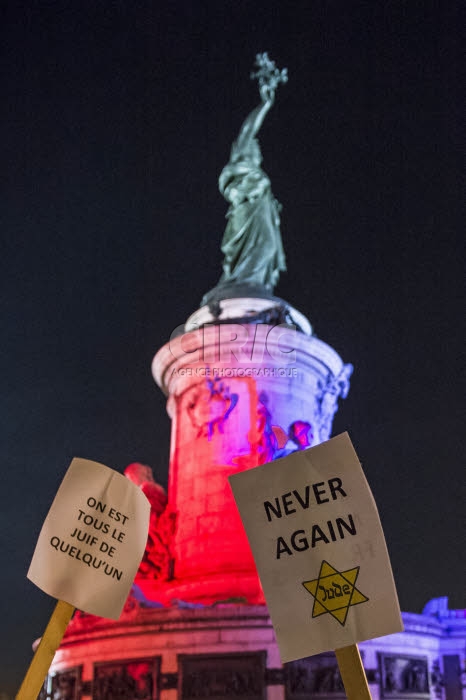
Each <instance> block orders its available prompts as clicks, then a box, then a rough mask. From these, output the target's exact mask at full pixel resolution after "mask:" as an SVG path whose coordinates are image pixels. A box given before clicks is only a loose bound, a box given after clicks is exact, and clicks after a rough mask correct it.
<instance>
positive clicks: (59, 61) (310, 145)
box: [0, 0, 466, 694]
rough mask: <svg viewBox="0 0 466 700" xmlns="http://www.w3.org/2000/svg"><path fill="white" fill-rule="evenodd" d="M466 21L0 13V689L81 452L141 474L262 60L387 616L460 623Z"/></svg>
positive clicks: (47, 608)
mask: <svg viewBox="0 0 466 700" xmlns="http://www.w3.org/2000/svg"><path fill="white" fill-rule="evenodd" d="M463 15H464V4H463V3H461V2H459V1H458V2H455V0H450V1H448V2H444V0H439V1H438V2H433V1H430V0H423V1H417V0H410V1H409V2H407V1H405V0H398V1H393V2H387V1H381V0H374V1H372V2H353V1H351V0H350V1H349V2H348V1H347V0H341V1H336V0H312V1H311V0H306V1H302V2H299V1H298V2H290V3H288V2H282V3H278V2H269V3H263V4H262V3H261V2H244V1H239V0H236V1H235V2H210V1H205V2H199V0H197V1H193V2H187V1H186V2H171V3H161V2H154V1H148V2H142V1H141V2H130V1H129V0H119V1H118V2H117V1H115V2H109V1H107V2H94V1H92V2H87V1H85V0H75V1H74V2H72V1H70V2H68V1H63V2H53V3H52V2H16V1H15V2H13V1H11V2H7V3H5V4H4V5H3V10H2V21H1V25H2V32H3V37H2V39H3V40H2V45H3V49H2V53H3V56H2V61H1V64H2V79H3V80H2V82H3V87H2V111H3V119H2V124H3V126H2V130H1V140H2V180H3V190H4V194H3V197H2V213H1V218H2V223H1V240H2V255H1V258H0V265H1V267H2V270H1V276H0V280H1V287H2V289H1V307H0V308H1V328H2V335H3V342H2V344H1V351H2V362H1V366H2V370H3V378H2V402H3V408H2V422H1V430H2V438H1V446H2V457H1V469H2V489H1V497H2V505H1V518H2V526H1V554H2V565H1V578H0V581H1V600H2V625H1V637H2V646H3V647H4V650H3V651H2V654H1V658H0V664H1V680H0V691H2V690H3V691H6V692H8V693H10V694H13V693H14V692H15V690H16V689H17V687H18V685H19V683H20V680H21V679H22V676H23V675H24V673H25V671H26V668H27V664H28V662H29V659H30V656H31V643H32V641H33V640H34V639H35V638H37V637H38V636H40V634H41V633H42V632H43V630H44V628H45V625H46V623H47V620H48V616H49V614H50V612H51V610H52V608H53V605H54V601H53V600H52V599H51V598H49V597H48V596H46V595H45V594H43V593H42V592H41V591H40V590H39V589H37V588H36V587H35V586H34V585H33V584H32V583H31V582H29V581H28V580H27V579H26V572H27V569H28V566H29V562H30V559H31V556H32V552H33V550H34V546H35V543H36V539H37V536H38V533H39V530H40V527H41V525H42V522H43V519H44V517H45V515H46V513H47V511H48V509H49V506H50V504H51V501H52V499H53V497H54V495H55V492H56V489H57V488H58V485H59V483H60V481H61V479H62V477H63V475H64V473H65V471H66V469H67V467H68V465H69V462H70V461H71V459H72V458H73V457H74V456H81V457H85V458H88V459H93V460H96V461H99V462H103V463H104V464H107V465H108V466H111V467H113V468H115V469H118V470H123V469H124V467H125V466H126V465H127V464H128V463H130V462H132V461H140V462H143V463H146V464H149V465H150V466H152V468H153V470H154V475H155V477H156V479H157V480H158V481H160V482H161V483H162V484H164V485H166V483H167V467H168V449H169V435H170V422H169V419H168V416H167V414H166V411H165V399H164V397H163V395H162V393H161V392H160V390H159V389H158V388H157V387H156V385H155V383H154V382H153V380H152V378H151V374H150V365H151V360H152V357H153V355H154V354H155V352H156V351H157V350H158V349H159V348H160V347H161V346H162V345H163V344H164V343H165V342H166V341H167V340H168V338H169V336H170V333H171V332H172V330H173V329H174V328H175V327H176V326H178V325H179V324H181V323H183V322H184V321H185V320H186V318H187V317H188V316H189V315H190V314H191V313H192V312H193V311H194V310H195V308H196V307H197V306H198V305H199V302H200V299H201V297H202V295H203V294H204V293H205V292H206V291H207V290H209V289H210V288H212V287H213V286H214V285H215V283H216V282H217V280H218V278H219V276H220V272H221V259H222V256H221V253H220V240H221V237H222V234H223V230H224V226H225V218H224V217H225V213H226V209H227V204H226V202H225V201H224V200H223V198H222V197H221V195H220V194H219V192H218V189H217V178H218V175H219V173H220V171H221V169H222V167H223V165H224V164H225V163H226V162H227V159H228V156H229V151H230V146H231V143H232V140H233V138H234V137H235V136H236V134H237V131H238V129H239V126H240V124H241V122H242V119H243V118H244V117H245V116H246V114H247V113H248V112H249V111H250V110H251V109H252V108H253V107H254V106H256V104H257V103H258V92H257V85H256V84H254V83H252V82H251V81H250V80H249V73H250V71H251V69H252V66H253V61H254V57H255V54H256V53H257V52H260V51H268V52H269V53H270V55H271V57H272V58H273V59H275V60H276V62H277V64H278V65H279V67H283V66H287V67H288V70H289V82H288V83H287V84H286V85H282V86H280V88H279V90H278V94H277V99H276V103H275V105H274V107H273V109H272V111H271V112H270V114H269V115H268V117H267V119H266V122H265V124H264V127H263V129H262V131H261V133H260V142H261V146H262V152H263V155H264V163H263V167H264V170H265V171H266V172H267V173H268V175H269V176H270V178H271V181H272V187H273V192H274V194H275V196H276V197H277V198H278V199H279V200H280V202H281V203H282V205H283V211H282V236H283V241H284V246H285V250H286V254H287V264H288V273H287V274H284V275H282V277H281V280H280V283H279V285H278V287H277V289H276V294H277V295H278V296H280V297H282V298H284V299H286V300H287V301H289V302H290V303H292V304H293V305H294V306H295V307H297V308H299V309H300V310H301V311H302V312H304V313H305V314H306V315H307V316H308V318H309V319H310V320H311V323H312V324H313V326H314V329H315V332H316V334H317V335H318V336H319V337H320V338H322V340H324V341H326V342H327V343H329V344H330V345H332V347H334V348H335V349H336V350H337V352H339V354H340V355H341V356H342V358H343V359H344V361H345V362H351V363H353V364H354V366H355V371H354V374H353V378H352V388H351V391H350V394H349V397H348V399H347V400H346V401H344V402H342V403H341V404H340V410H339V412H338V414H337V416H336V418H335V422H334V433H335V434H336V433H339V432H342V431H343V430H348V431H349V433H350V435H351V437H352V440H353V442H354V444H355V447H356V449H357V451H358V454H359V457H360V459H361V461H362V463H363V467H364V469H365V473H366V476H367V478H368V481H369V483H370V485H371V487H372V490H373V493H374V496H375V498H376V501H377V504H378V507H379V510H380V515H381V518H382V524H383V526H384V530H385V535H386V539H387V544H388V548H389V552H390V555H391V560H392V565H393V570H394V575H395V580H396V583H397V586H398V592H399V597H400V603H401V607H402V610H405V611H412V612H420V611H421V610H422V607H423V605H424V604H425V603H426V602H427V601H428V600H429V599H430V598H433V597H436V596H445V595H447V596H449V599H450V606H451V607H457V608H459V607H465V606H466V598H465V596H464V557H463V551H462V545H463V548H464V541H465V536H464V531H465V528H464V513H463V510H462V503H463V502H464V481H465V480H464V468H465V457H466V450H465V440H464V434H465V410H464V407H465V401H464V395H465V370H464V361H465V342H466V333H465V301H466V293H465V291H466V290H465V275H464V267H465V247H464V234H463V226H464V220H465V214H466V212H465V210H464V206H463V200H464V188H463V185H464V183H462V182H461V178H462V176H463V167H464V161H463V155H462V153H464V151H463V147H464V142H463V143H462V138H461V132H460V124H461V119H460V114H462V98H463V97H464V93H462V91H461V90H460V85H461V80H462V77H463V78H464V73H463V70H462V68H463V67H462V66H460V57H461V53H462V47H463V46H464V37H463V36H462V32H460V28H461V26H462V23H463V21H464V16H463Z"/></svg>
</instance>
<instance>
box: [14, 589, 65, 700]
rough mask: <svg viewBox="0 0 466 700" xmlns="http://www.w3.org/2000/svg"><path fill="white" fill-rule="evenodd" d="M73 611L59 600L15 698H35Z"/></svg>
mask: <svg viewBox="0 0 466 700" xmlns="http://www.w3.org/2000/svg"><path fill="white" fill-rule="evenodd" d="M73 613H74V607H73V606H72V605H70V604H69V603H65V601H64V600H59V601H58V603H57V604H56V606H55V610H54V611H53V613H52V616H51V618H50V620H49V623H48V625H47V627H46V629H45V632H44V635H43V637H42V639H41V640H40V644H39V646H38V647H37V649H36V653H35V654H34V656H33V657H32V661H31V663H30V665H29V668H28V670H27V672H26V675H25V676H24V680H23V682H22V683H21V687H20V689H19V691H18V694H17V695H16V700H37V696H38V695H39V692H40V689H41V688H42V685H43V683H44V680H45V677H46V676H47V673H48V671H49V668H50V664H51V663H52V661H53V657H54V656H55V652H56V650H57V649H58V647H59V645H60V642H61V640H62V638H63V635H64V634H65V630H66V628H67V626H68V622H69V621H70V620H71V617H72V615H73Z"/></svg>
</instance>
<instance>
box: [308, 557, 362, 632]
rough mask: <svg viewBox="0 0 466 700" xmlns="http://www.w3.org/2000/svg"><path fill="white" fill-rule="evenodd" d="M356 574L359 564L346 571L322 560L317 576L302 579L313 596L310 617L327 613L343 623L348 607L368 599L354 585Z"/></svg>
mask: <svg viewBox="0 0 466 700" xmlns="http://www.w3.org/2000/svg"><path fill="white" fill-rule="evenodd" d="M358 574H359V566H355V567H354V568H352V569H347V570H346V571H337V569H335V568H334V567H333V566H332V565H331V564H329V563H328V562H327V561H325V560H324V561H323V562H322V564H321V566H320V571H319V576H318V577H317V578H315V579H313V580H312V581H303V586H304V588H305V589H306V590H307V591H309V593H310V594H311V595H312V596H313V597H314V607H313V609H312V617H319V615H324V614H325V613H329V614H330V615H332V617H334V618H335V620H338V622H339V623H340V624H341V625H344V624H345V622H346V618H347V616H348V611H349V608H350V607H351V606H352V605H359V604H360V603H366V602H367V601H368V600H369V598H367V597H366V596H365V595H364V594H363V593H361V591H359V590H358V589H357V588H356V586H355V584H356V579H357V578H358Z"/></svg>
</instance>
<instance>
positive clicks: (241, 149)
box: [232, 53, 288, 158]
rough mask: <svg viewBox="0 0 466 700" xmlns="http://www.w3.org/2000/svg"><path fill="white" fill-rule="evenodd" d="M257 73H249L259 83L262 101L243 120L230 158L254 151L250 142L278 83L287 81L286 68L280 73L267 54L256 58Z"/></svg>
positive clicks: (270, 102)
mask: <svg viewBox="0 0 466 700" xmlns="http://www.w3.org/2000/svg"><path fill="white" fill-rule="evenodd" d="M256 66H257V71H256V72H254V73H251V78H257V80H258V81H259V93H260V96H261V99H262V102H261V104H260V105H259V106H258V107H256V109H254V110H253V111H252V112H251V113H250V114H249V115H248V116H247V117H246V119H245V120H244V122H243V125H242V127H241V129H240V132H239V134H238V138H237V139H236V141H235V142H234V144H233V150H232V158H235V157H236V158H240V157H244V156H246V157H247V154H249V153H250V152H251V148H252V150H254V148H253V147H252V145H251V144H252V140H253V139H254V138H255V137H256V135H257V133H258V131H259V129H260V128H261V126H262V124H263V121H264V119H265V115H266V114H267V112H268V111H269V110H270V108H271V107H272V105H273V103H274V101H275V91H276V89H277V87H278V85H279V84H280V83H285V82H286V81H287V80H288V74H287V70H286V68H284V69H282V70H281V71H280V70H278V68H277V67H276V66H275V62H274V61H271V60H270V58H269V57H268V55H267V53H262V54H258V55H257V56H256Z"/></svg>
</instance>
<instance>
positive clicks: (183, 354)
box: [151, 297, 350, 604]
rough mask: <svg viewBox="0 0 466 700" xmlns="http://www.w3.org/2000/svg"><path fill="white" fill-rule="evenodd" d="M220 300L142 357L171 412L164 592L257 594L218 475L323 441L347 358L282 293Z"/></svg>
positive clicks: (224, 477)
mask: <svg viewBox="0 0 466 700" xmlns="http://www.w3.org/2000/svg"><path fill="white" fill-rule="evenodd" d="M220 306H221V308H223V313H222V316H221V317H220V319H218V318H217V319H214V318H213V317H212V314H211V312H210V311H209V308H208V307H203V308H201V309H200V310H199V311H198V312H197V313H195V314H194V315H193V316H192V317H191V318H190V319H189V320H188V323H187V324H186V327H187V329H188V330H187V332H186V333H183V334H181V335H179V336H178V337H175V338H174V339H172V341H171V342H170V343H168V344H167V345H165V346H164V347H163V348H162V349H161V350H160V351H159V352H158V353H157V354H156V356H155V358H154V362H153V365H152V369H153V374H154V378H155V380H156V382H157V384H158V385H159V386H160V388H161V389H162V390H163V391H164V393H165V394H166V395H167V397H168V402H167V410H168V413H169V415H170V417H171V419H172V433H171V456H170V470H169V474H170V476H169V487H168V503H169V507H170V509H172V511H173V512H174V520H175V528H174V535H173V539H172V542H171V557H172V559H173V562H174V565H173V568H172V575H173V580H172V581H171V582H170V583H169V585H170V590H171V593H170V595H171V596H172V597H174V598H178V599H182V600H187V601H197V602H204V603H212V602H214V601H219V600H228V599H232V598H235V599H236V598H242V599H244V601H245V602H246V601H247V602H248V603H252V604H254V603H262V602H264V599H263V596H262V592H261V588H260V584H259V581H258V579H257V575H256V573H255V566H254V562H253V559H252V555H251V553H250V549H249V545H248V543H247V540H246V536H245V533H244V530H243V527H242V524H241V521H240V518H239V515H238V512H237V509H236V505H235V503H234V499H233V496H232V493H231V491H230V487H229V484H228V476H230V474H232V473H234V472H237V471H241V470H243V469H249V468H251V467H254V466H257V465H259V464H264V463H265V462H269V461H271V460H273V459H279V458H280V457H284V456H286V455H287V454H289V453H290V452H293V451H296V450H300V449H305V448H306V447H309V446H311V445H316V444H317V443H319V442H321V441H323V440H326V439H328V437H329V435H330V430H331V424H332V418H333V414H334V412H335V411H336V409H337V400H338V397H339V396H346V393H347V391H348V376H349V373H350V367H349V366H345V365H344V364H343V362H342V360H341V358H340V357H339V356H338V355H337V353H336V352H335V351H334V350H333V349H332V348H331V347H329V346H328V345H326V344H325V343H324V342H322V341H321V340H318V339H317V338H315V337H314V336H312V334H311V328H310V324H309V322H308V321H307V319H305V318H304V317H303V316H302V315H301V314H300V313H299V312H297V311H296V310H295V309H293V308H292V307H290V306H288V305H286V303H285V302H283V301H282V300H279V299H277V298H272V297H270V298H268V299H267V298H262V299H254V298H236V299H227V300H223V301H221V302H220ZM246 310H248V312H249V315H248V316H246V315H245V312H246ZM235 317H236V319H241V322H238V320H236V322H233V319H234V318H235ZM193 327H194V328H195V329H194V330H189V328H193ZM151 597H152V596H151Z"/></svg>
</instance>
